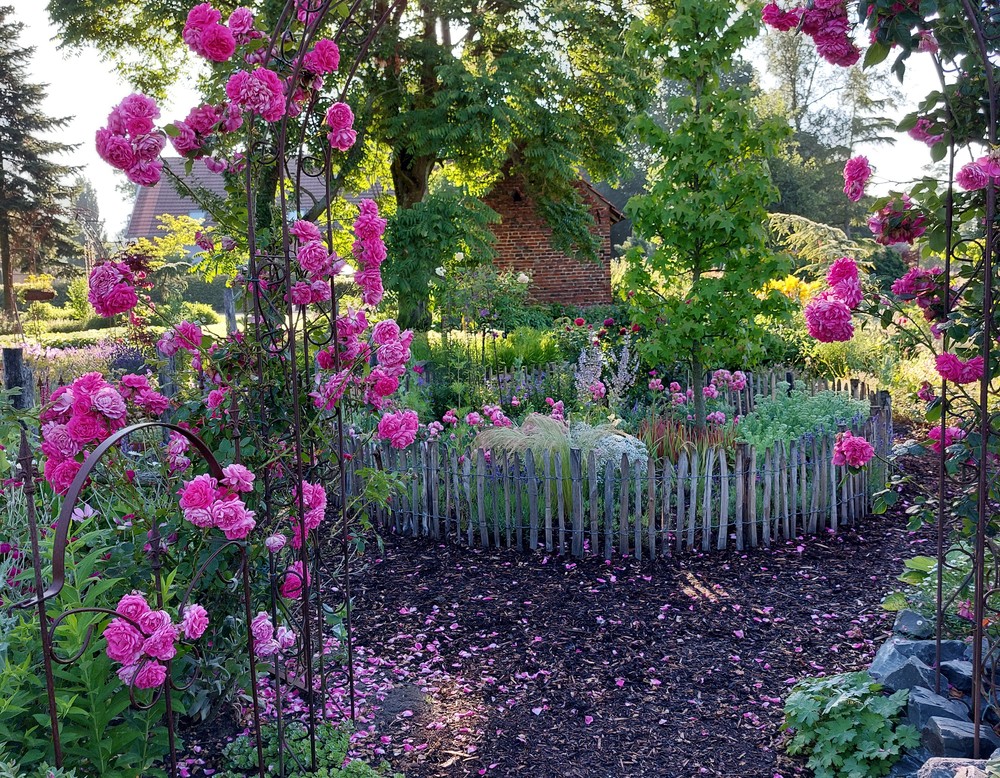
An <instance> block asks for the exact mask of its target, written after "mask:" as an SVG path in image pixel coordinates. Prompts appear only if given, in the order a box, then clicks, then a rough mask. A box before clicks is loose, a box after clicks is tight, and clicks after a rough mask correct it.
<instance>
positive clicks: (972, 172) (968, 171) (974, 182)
mask: <svg viewBox="0 0 1000 778" xmlns="http://www.w3.org/2000/svg"><path fill="white" fill-rule="evenodd" d="M955 183H957V184H958V185H959V186H960V187H962V189H964V190H966V191H967V192H974V191H976V190H978V189H985V188H986V187H987V186H989V183H990V177H989V175H988V174H987V172H986V171H985V170H983V168H982V167H981V166H980V165H979V163H978V162H970V163H968V164H967V165H963V166H962V169H961V170H959V171H958V173H957V174H956V175H955Z"/></svg>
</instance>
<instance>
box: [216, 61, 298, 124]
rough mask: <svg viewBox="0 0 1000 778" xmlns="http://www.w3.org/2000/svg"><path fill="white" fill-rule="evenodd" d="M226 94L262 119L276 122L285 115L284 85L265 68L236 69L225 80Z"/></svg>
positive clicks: (275, 75) (273, 73) (275, 74)
mask: <svg viewBox="0 0 1000 778" xmlns="http://www.w3.org/2000/svg"><path fill="white" fill-rule="evenodd" d="M226 95H227V96H228V97H229V99H230V100H231V101H232V102H233V103H235V104H236V105H238V106H241V107H242V108H244V109H246V110H248V111H250V112H251V113H255V114H258V115H260V116H261V117H262V118H263V119H264V121H268V122H276V121H278V120H279V119H280V118H281V117H282V116H284V115H285V95H284V85H283V83H282V81H281V78H280V77H279V76H278V74H277V73H275V72H274V71H271V70H268V69H267V68H261V67H259V68H257V69H256V70H254V71H252V72H247V71H245V70H239V71H237V72H236V73H234V74H233V75H232V76H230V77H229V80H228V81H227V82H226Z"/></svg>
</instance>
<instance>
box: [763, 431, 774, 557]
mask: <svg viewBox="0 0 1000 778" xmlns="http://www.w3.org/2000/svg"><path fill="white" fill-rule="evenodd" d="M773 460H774V457H773V450H772V449H768V450H767V451H766V452H765V454H764V504H763V506H762V507H763V509H764V516H763V521H762V522H761V523H762V529H763V532H764V548H770V547H771V487H772V484H773V482H774V479H773V478H772V477H771V476H772V462H773Z"/></svg>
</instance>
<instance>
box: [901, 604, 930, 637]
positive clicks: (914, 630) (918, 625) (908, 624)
mask: <svg viewBox="0 0 1000 778" xmlns="http://www.w3.org/2000/svg"><path fill="white" fill-rule="evenodd" d="M892 631H893V632H895V633H896V634H897V635H902V636H903V637H908V638H916V639H917V640H926V639H927V638H932V637H934V619H928V618H927V617H925V616H922V615H921V614H919V613H917V612H916V611H911V610H909V609H906V610H901V611H900V612H899V613H898V614H896V622H895V623H894V624H893V625H892Z"/></svg>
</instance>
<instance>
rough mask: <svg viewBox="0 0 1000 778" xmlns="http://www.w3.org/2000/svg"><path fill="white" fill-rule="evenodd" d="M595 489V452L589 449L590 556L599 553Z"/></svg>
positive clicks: (598, 506)
mask: <svg viewBox="0 0 1000 778" xmlns="http://www.w3.org/2000/svg"><path fill="white" fill-rule="evenodd" d="M597 488H598V485H597V452H596V451H594V450H593V449H591V450H590V454H589V455H588V456H587V501H588V502H589V503H590V553H592V554H599V553H600V551H601V547H600V546H599V545H598V543H599V542H600V540H599V538H600V535H598V526H597V520H598V514H599V511H600V503H599V501H598V495H597Z"/></svg>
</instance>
